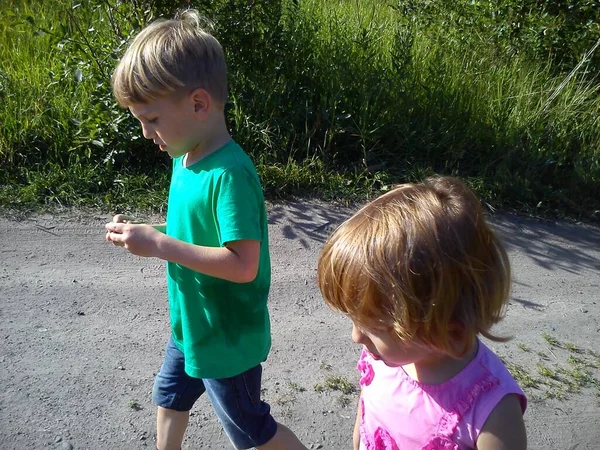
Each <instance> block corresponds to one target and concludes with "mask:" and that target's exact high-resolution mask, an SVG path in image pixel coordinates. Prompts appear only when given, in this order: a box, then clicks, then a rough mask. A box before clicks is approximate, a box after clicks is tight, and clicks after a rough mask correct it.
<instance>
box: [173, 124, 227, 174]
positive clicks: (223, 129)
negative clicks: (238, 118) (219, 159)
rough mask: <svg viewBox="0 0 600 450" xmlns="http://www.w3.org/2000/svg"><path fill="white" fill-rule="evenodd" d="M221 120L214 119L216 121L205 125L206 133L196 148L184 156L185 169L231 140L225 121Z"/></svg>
mask: <svg viewBox="0 0 600 450" xmlns="http://www.w3.org/2000/svg"><path fill="white" fill-rule="evenodd" d="M221 119H222V120H218V118H216V120H213V121H211V123H207V124H206V125H207V126H206V128H205V130H207V133H206V134H204V135H203V136H202V138H201V140H200V142H198V145H196V147H194V148H193V149H192V150H190V151H189V152H187V153H186V154H185V157H184V159H183V164H184V166H185V167H189V166H191V165H192V164H195V163H197V162H198V161H200V160H201V159H204V158H206V157H207V156H208V155H210V154H211V153H213V152H214V151H216V150H218V149H220V148H221V147H223V146H224V145H225V144H227V143H228V142H229V141H230V140H231V135H230V134H229V130H228V129H227V125H226V124H225V119H224V118H223V117H221Z"/></svg>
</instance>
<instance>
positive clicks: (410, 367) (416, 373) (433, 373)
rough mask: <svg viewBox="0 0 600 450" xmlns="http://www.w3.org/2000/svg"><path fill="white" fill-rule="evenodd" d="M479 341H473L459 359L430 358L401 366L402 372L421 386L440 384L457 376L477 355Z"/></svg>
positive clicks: (445, 357)
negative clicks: (473, 343)
mask: <svg viewBox="0 0 600 450" xmlns="http://www.w3.org/2000/svg"><path fill="white" fill-rule="evenodd" d="M478 350H479V341H478V340H476V341H475V345H472V346H471V348H470V349H469V351H467V352H466V353H465V354H464V355H463V356H461V357H460V358H454V357H452V356H447V355H437V356H432V357H431V358H428V359H423V360H420V361H416V362H414V363H412V364H407V365H405V366H402V368H403V369H404V372H406V374H407V375H408V376H409V377H411V378H412V379H413V380H415V381H418V382H419V383H422V384H430V385H436V384H442V383H445V382H446V381H448V380H451V379H452V378H454V377H455V376H456V375H458V374H459V373H460V372H461V371H462V370H463V369H464V368H465V367H467V366H468V365H469V363H470V362H471V361H473V359H474V358H475V356H476V355H477V351H478Z"/></svg>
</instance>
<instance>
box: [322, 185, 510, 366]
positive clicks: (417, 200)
mask: <svg viewBox="0 0 600 450" xmlns="http://www.w3.org/2000/svg"><path fill="white" fill-rule="evenodd" d="M318 279H319V287H320V289H321V292H322V294H323V297H324V299H325V301H326V302H327V304H328V305H329V306H330V307H332V308H333V309H335V310H338V311H341V312H343V313H345V314H347V315H348V316H350V318H351V319H352V320H353V321H354V322H355V323H357V324H359V325H362V326H364V327H365V328H367V329H368V328H369V327H370V326H373V325H374V324H381V325H385V326H390V327H393V329H394V330H395V332H396V334H397V335H398V337H399V338H400V339H402V340H403V341H405V342H415V343H421V344H424V345H426V346H428V347H431V348H434V349H437V350H438V351H440V352H441V353H444V354H447V355H451V356H456V357H458V356H461V355H462V354H464V352H466V351H468V350H469V348H471V345H472V343H473V342H474V340H475V337H476V336H477V334H482V335H484V336H486V337H487V338H490V339H493V340H497V341H505V340H506V339H505V338H499V337H495V336H492V335H491V334H490V333H489V330H490V328H491V327H492V325H494V324H495V323H497V322H499V321H500V320H501V319H502V317H503V315H504V307H505V305H506V302H507V300H508V296H509V293H510V265H509V260H508V256H507V254H506V251H505V250H504V247H503V245H502V243H501V242H500V240H499V239H498V238H497V237H496V235H495V234H494V232H493V231H492V230H491V229H490V227H489V225H488V224H487V223H486V221H485V218H484V215H483V211H482V208H481V205H480V203H479V201H478V200H477V198H476V197H475V195H474V194H473V192H472V191H471V190H470V189H469V188H468V187H467V186H466V185H464V184H463V183H462V182H460V181H459V180H457V179H454V178H450V177H443V178H429V179H427V180H426V181H425V182H424V183H419V184H405V185H401V186H399V187H397V188H396V189H394V190H393V191H391V192H388V193H387V194H384V195H382V196H381V197H379V198H377V199H376V200H374V201H373V202H371V203H369V204H368V205H366V206H365V207H363V208H362V209H361V210H360V211H358V212H357V213H356V214H355V215H354V216H352V217H351V218H350V219H348V220H347V221H346V222H344V223H343V224H342V225H341V226H340V227H339V228H338V229H337V230H336V231H335V232H334V233H333V235H332V236H331V237H330V239H329V240H328V241H327V243H326V244H325V246H324V248H323V250H322V253H321V256H320V259H319V266H318ZM457 343H458V344H459V349H457Z"/></svg>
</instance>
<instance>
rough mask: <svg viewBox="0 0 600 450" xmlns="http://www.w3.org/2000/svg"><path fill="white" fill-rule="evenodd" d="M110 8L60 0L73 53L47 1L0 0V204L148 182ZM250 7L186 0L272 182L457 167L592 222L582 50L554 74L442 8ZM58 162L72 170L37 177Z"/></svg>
mask: <svg viewBox="0 0 600 450" xmlns="http://www.w3.org/2000/svg"><path fill="white" fill-rule="evenodd" d="M193 3H194V2H192V4H193ZM408 3H410V2H408ZM408 3H407V5H408ZM60 5H62V7H63V8H69V7H70V4H69V2H68V1H66V0H61V2H60ZM110 5H112V3H111V1H110V0H96V1H92V0H89V1H87V2H83V4H82V6H80V7H79V8H77V9H75V10H72V9H70V11H73V12H72V14H77V17H76V19H77V20H71V21H69V23H68V25H69V26H70V27H73V29H70V30H67V31H68V33H72V34H73V35H74V36H77V37H78V39H80V40H82V39H83V37H85V36H88V42H90V43H91V48H87V47H86V48H84V51H78V50H76V49H75V50H76V51H75V54H74V55H72V57H67V56H65V53H64V52H62V53H61V51H60V49H59V48H58V47H57V45H58V44H60V42H63V43H64V40H63V41H60V42H57V40H56V39H52V37H51V36H49V35H47V34H43V33H38V34H40V35H38V36H36V35H34V33H35V31H36V30H37V31H38V32H39V28H40V27H42V28H43V27H50V26H51V24H53V23H54V24H57V23H61V21H63V22H64V20H63V19H61V14H62V15H63V16H64V12H63V11H61V8H58V7H57V8H49V7H48V6H47V4H42V3H41V2H38V1H34V0H30V1H25V0H21V1H16V0H15V1H14V2H12V3H10V7H9V6H7V4H6V3H3V4H2V6H0V38H2V42H3V44H0V62H1V66H0V67H1V69H0V96H1V98H2V100H3V101H2V104H1V105H0V122H1V123H0V160H1V161H2V162H3V168H2V169H1V170H0V182H2V184H3V185H4V186H3V187H0V199H1V201H2V202H3V203H4V204H10V203H12V202H14V201H16V200H15V199H20V201H22V202H23V203H30V202H44V201H47V202H54V203H56V202H62V203H65V204H72V203H81V202H83V203H89V202H91V203H97V204H104V205H110V206H112V207H114V206H122V205H126V204H127V203H128V202H132V201H134V202H138V204H147V203H148V201H145V200H143V198H144V195H142V196H141V197H140V196H139V195H133V194H132V193H135V192H138V193H142V192H143V191H144V189H146V190H148V191H152V192H154V194H152V195H150V196H149V198H152V199H153V200H152V201H155V199H156V198H157V195H156V193H157V192H158V193H159V194H162V192H163V191H164V188H165V186H166V176H167V172H168V170H167V165H166V161H164V160H161V159H159V158H157V157H156V156H150V155H154V154H155V153H154V150H153V149H151V148H150V146H148V145H146V144H144V143H143V142H142V140H141V139H135V136H136V135H137V133H138V131H137V125H136V124H135V123H134V122H133V121H132V120H131V118H129V117H127V115H126V114H125V113H124V112H123V111H120V110H118V108H116V106H115V105H114V102H113V101H112V99H111V98H110V92H109V91H108V89H107V88H108V85H107V81H108V80H107V75H106V74H107V73H110V71H111V70H112V67H113V66H114V63H115V62H114V58H116V57H117V56H118V54H120V53H121V52H122V49H123V46H124V45H125V43H126V40H127V38H128V36H129V35H131V33H133V32H134V30H135V29H136V26H137V25H141V21H140V20H138V23H137V25H136V24H133V25H132V24H131V23H128V22H127V21H126V20H125V19H126V15H124V14H122V16H119V15H115V14H114V13H115V11H116V12H118V11H120V10H118V9H110V8H109V6H110ZM248 5H249V4H248V2H244V1H241V0H218V1H216V0H215V1H213V2H208V1H198V2H197V4H196V5H195V6H197V7H199V8H200V9H201V10H203V9H204V10H205V11H208V12H210V14H211V16H212V18H213V19H215V21H216V33H217V36H218V37H219V39H220V40H221V42H222V43H223V45H224V47H225V50H226V53H227V57H228V64H229V68H230V85H231V95H230V103H229V104H228V107H227V112H228V120H229V122H230V126H231V128H232V132H233V134H234V136H235V138H236V139H237V140H238V141H240V142H241V144H242V145H244V147H245V148H246V149H248V151H250V152H251V153H252V155H253V157H254V159H255V161H256V163H257V165H258V168H259V172H260V174H261V176H262V178H263V182H264V184H265V187H266V189H267V191H268V192H269V193H270V194H271V195H276V194H277V195H286V194H298V193H303V194H306V193H316V194H318V195H324V196H327V197H333V198H342V199H350V198H351V199H360V198H363V199H364V198H365V197H369V196H372V195H375V194H377V193H378V192H380V191H382V190H385V189H388V188H389V187H390V185H391V184H393V183H397V182H402V181H406V180H415V179H419V178H421V177H423V176H424V175H426V174H430V173H433V172H438V173H446V174H454V175H459V176H462V177H465V178H466V179H467V180H468V181H469V182H470V183H471V184H472V185H473V186H474V187H475V188H476V189H477V190H478V192H479V193H480V195H482V196H483V197H484V199H485V200H486V201H487V202H489V203H491V204H493V205H498V206H507V207H515V208H517V209H520V210H528V211H546V212H557V211H558V212H561V213H566V214H571V215H576V216H581V217H588V218H591V219H594V218H596V219H597V218H598V216H597V215H596V216H594V212H595V211H597V210H599V209H600V121H599V120H598V118H597V111H598V110H599V107H600V94H599V85H598V80H597V79H596V78H594V77H593V76H590V73H593V72H594V70H596V71H597V68H594V67H593V66H590V64H591V63H589V62H588V61H587V60H586V61H583V64H582V65H581V66H579V67H578V68H577V70H575V71H574V72H573V73H572V74H569V71H570V70H571V69H573V68H572V67H571V68H569V70H565V71H561V70H558V69H557V67H556V66H555V65H553V61H552V60H547V59H546V60H540V59H533V58H531V57H529V56H528V55H529V54H530V53H528V52H525V51H523V52H515V51H512V50H511V51H508V50H506V49H507V48H512V47H510V45H508V44H510V42H508V43H507V41H503V43H502V45H499V44H498V36H493V35H486V34H485V30H486V29H485V28H482V27H480V26H475V25H474V26H473V28H472V29H471V28H469V26H470V25H468V24H467V25H464V22H465V21H464V20H463V21H460V20H458V19H456V20H454V19H452V18H451V19H448V18H447V17H442V16H441V15H439V17H438V16H436V15H432V16H431V17H428V19H427V21H423V20H421V19H420V18H419V17H418V16H417V15H414V14H413V15H411V12H410V10H409V9H407V8H404V9H402V10H401V9H399V7H398V5H400V4H399V3H398V2H382V1H376V0H361V1H355V0H354V1H353V0H327V1H318V0H298V1H294V0H282V1H281V2H277V1H275V0H272V1H263V2H260V1H257V2H254V3H253V4H252V5H254V6H248ZM276 5H279V6H280V9H277V8H276V7H275V6H276ZM113 6H115V5H113ZM405 6H406V5H405ZM9 12H10V13H9ZM5 13H6V14H5ZM109 13H113V16H111V17H109V15H108V14H109ZM440 14H441V13H440ZM29 15H30V16H32V17H34V18H35V24H36V26H37V28H36V27H32V26H31V24H30V23H28V22H27V20H26V19H25V18H26V17H27V16H29ZM115 21H116V23H117V24H118V25H119V24H120V30H119V31H120V33H115V32H114V28H115V26H114V25H115ZM456 23H460V24H461V25H460V26H458V25H456ZM78 24H84V25H85V26H84V27H81V26H79V27H78V28H75V25H78ZM88 26H89V28H93V30H92V31H89V28H88ZM82 28H84V30H82ZM469 30H471V31H472V32H469ZM482 30H483V31H482ZM68 33H67V35H69V34H68ZM82 36H83V37H82ZM92 38H93V39H92ZM65 45H73V44H72V43H69V42H67V43H66V44H65ZM99 62H100V64H98V63H99ZM96 66H100V67H101V68H103V69H102V70H100V69H99V68H98V67H96ZM77 69H80V70H81V72H77ZM79 74H82V75H83V78H81V77H79ZM78 80H79V81H78ZM9 163H12V164H13V165H16V168H15V169H10V170H9V169H7V168H6V167H7V164H9ZM56 171H59V172H60V171H64V172H65V173H70V174H71V175H72V176H66V177H63V178H64V182H59V181H57V179H56V177H50V176H47V174H49V173H55V172H56ZM44 174H46V175H44ZM124 175H125V176H124ZM32 180H34V181H32ZM44 180H47V183H46V184H47V185H45V183H44ZM123 180H125V181H123ZM52 183H53V184H54V185H53V184H52ZM56 183H59V184H60V185H61V186H63V188H62V189H60V190H59V193H58V194H57V193H56V186H55V184H56ZM32 185H33V186H35V189H32V188H31V186H32ZM8 186H11V187H10V189H9V188H8ZM19 186H22V189H21V188H19ZM156 189H158V191H156ZM60 192H62V194H61V193H60ZM146 197H148V196H147V195H146ZM136 199H137V200H136Z"/></svg>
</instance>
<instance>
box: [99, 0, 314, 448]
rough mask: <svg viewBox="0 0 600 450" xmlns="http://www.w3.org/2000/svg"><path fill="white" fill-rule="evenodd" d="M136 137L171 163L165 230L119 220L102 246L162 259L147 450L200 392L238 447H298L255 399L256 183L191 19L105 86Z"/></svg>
mask: <svg viewBox="0 0 600 450" xmlns="http://www.w3.org/2000/svg"><path fill="white" fill-rule="evenodd" d="M112 85H113V90H114V94H115V97H116V98H117V100H118V102H119V103H120V104H121V105H122V106H123V107H127V108H129V110H130V111H131V113H132V114H133V116H134V117H136V118H137V119H138V120H139V121H140V123H141V125H142V132H143V135H144V137H145V138H146V139H152V140H153V141H154V143H155V144H156V145H157V146H159V148H160V150H161V151H164V152H167V153H168V154H169V155H170V156H171V158H173V173H172V178H171V186H170V191H169V202H168V212H167V222H166V224H162V225H153V226H150V225H144V224H136V223H134V222H135V221H134V220H132V219H131V218H129V217H126V216H123V215H117V216H115V217H114V219H113V221H112V222H111V223H108V224H106V231H107V233H106V239H107V240H108V241H109V242H112V243H113V244H115V245H118V246H123V247H125V248H126V249H127V250H129V251H130V252H131V253H133V254H136V255H139V256H147V257H157V258H161V259H164V260H166V261H167V285H168V293H169V307H170V318H171V329H172V335H171V339H170V340H169V343H168V344H167V348H166V354H165V361H164V363H163V365H162V367H161V370H160V372H159V373H158V375H157V376H156V380H155V384H154V389H153V395H152V397H153V400H154V402H155V403H156V404H157V405H158V411H157V448H158V449H159V450H171V449H179V448H180V447H181V443H182V441H183V436H184V433H185V430H186V427H187V424H188V418H189V411H190V409H191V408H192V406H193V404H194V403H195V402H196V400H197V399H198V398H199V397H200V395H202V394H203V393H204V392H207V394H208V395H209V397H210V400H211V402H212V405H213V407H214V409H215V412H216V414H217V416H218V418H219V420H220V421H221V423H222V425H223V427H224V429H225V431H226V433H227V435H228V436H229V438H230V440H231V442H232V444H233V445H234V447H235V448H238V449H247V448H252V447H257V448H260V449H305V447H304V446H303V445H302V444H301V443H300V442H299V441H298V439H297V438H296V437H295V436H294V434H293V433H292V432H291V431H290V430H289V429H287V428H286V427H284V426H283V425H280V424H277V423H276V422H275V420H274V419H273V417H272V416H271V414H270V408H269V405H268V404H267V403H265V402H263V401H261V399H260V389H261V373H262V368H261V363H262V362H263V361H264V360H265V359H266V357H267V354H268V353H269V349H270V346H271V335H270V322H269V313H268V310H267V296H268V292H269V288H270V282H271V270H270V269H271V268H270V258H269V245H268V234H267V215H266V209H265V204H264V198H263V193H262V188H261V185H260V181H259V179H258V176H257V174H256V170H255V168H254V166H253V164H252V162H251V161H250V159H249V157H248V156H247V155H246V154H245V153H244V151H243V150H242V149H241V148H240V147H239V146H238V145H237V144H236V143H235V142H234V141H233V140H232V139H231V136H230V135H229V132H228V130H227V127H226V123H225V116H224V105H225V101H226V98H227V68H226V64H225V58H224V55H223V50H222V48H221V45H220V44H219V42H218V41H217V40H216V39H215V38H214V37H213V36H211V35H210V34H209V33H207V32H206V31H204V30H203V29H202V28H201V26H200V18H199V16H198V13H197V12H196V11H194V10H188V11H186V12H184V13H183V14H182V15H181V16H180V17H177V18H175V19H173V20H168V21H165V20H161V21H157V22H155V23H153V24H151V25H149V26H148V27H147V28H145V29H144V30H142V31H141V32H140V34H139V35H138V36H137V37H136V38H135V39H134V41H133V42H132V44H131V46H130V47H129V48H128V50H127V51H126V53H125V55H124V56H123V59H122V60H121V62H120V63H119V65H118V67H117V69H116V71H115V73H114V75H113V80H112Z"/></svg>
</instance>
